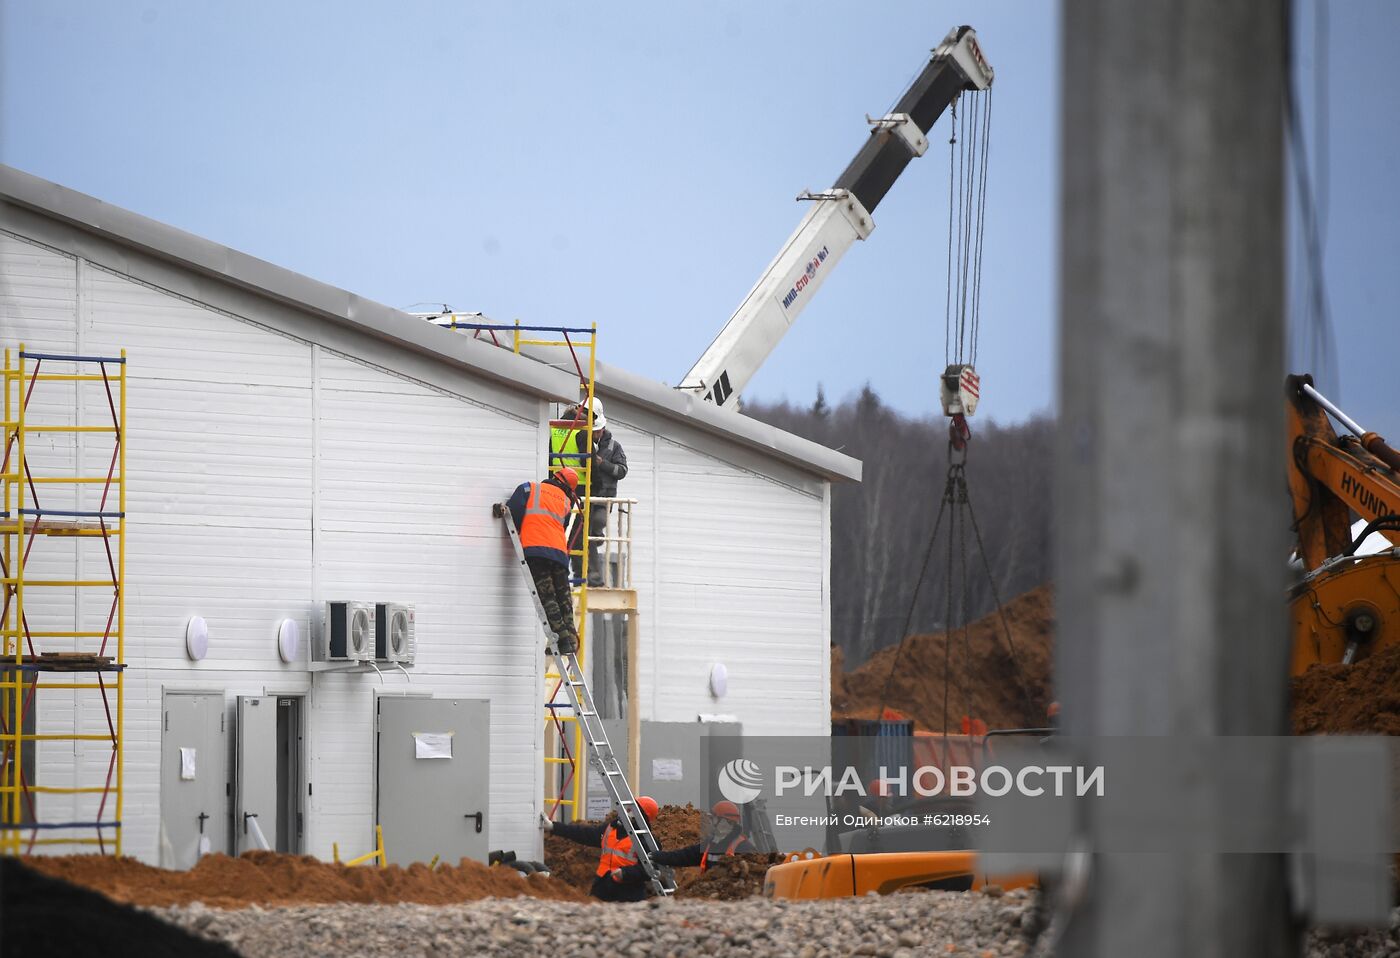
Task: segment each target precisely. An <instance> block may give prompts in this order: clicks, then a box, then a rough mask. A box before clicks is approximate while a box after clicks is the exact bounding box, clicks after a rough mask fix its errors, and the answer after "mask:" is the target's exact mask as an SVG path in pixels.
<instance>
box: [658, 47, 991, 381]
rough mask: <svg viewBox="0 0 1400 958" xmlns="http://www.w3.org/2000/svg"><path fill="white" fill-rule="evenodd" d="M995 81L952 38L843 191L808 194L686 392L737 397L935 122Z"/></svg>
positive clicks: (879, 132) (983, 63)
mask: <svg viewBox="0 0 1400 958" xmlns="http://www.w3.org/2000/svg"><path fill="white" fill-rule="evenodd" d="M994 76H995V73H994V71H993V70H992V68H991V66H990V65H989V64H988V63H987V60H986V58H985V57H984V56H983V55H982V50H981V47H979V46H978V44H977V34H976V32H975V31H973V29H972V28H971V27H966V26H964V27H957V28H955V29H954V30H952V31H951V32H949V34H948V36H947V37H946V38H944V40H943V42H942V43H941V44H939V45H938V47H937V48H936V49H935V50H934V51H933V55H932V57H931V58H930V59H929V62H928V64H927V65H926V66H925V67H924V69H923V72H921V73H920V74H919V76H918V77H917V78H916V79H915V80H914V82H913V83H912V84H911V85H910V86H909V89H908V90H906V91H905V93H904V95H903V96H902V97H901V98H900V100H899V103H898V104H897V105H896V106H895V109H894V110H893V111H891V112H890V113H889V114H887V115H886V116H884V117H882V118H880V119H878V120H869V122H870V125H871V131H870V138H869V139H868V140H867V141H866V143H865V145H864V146H863V147H862V148H861V150H860V152H859V153H857V154H856V158H855V159H854V160H853V161H852V162H851V165H850V166H848V167H847V168H846V171H845V172H844V173H842V174H841V177H840V178H839V179H838V180H837V182H836V186H835V187H834V188H833V189H831V190H829V191H827V192H825V193H817V194H811V193H804V194H803V195H802V196H799V197H798V199H808V200H812V201H813V205H812V208H811V209H810V210H809V211H808V212H807V215H806V216H805V217H803V219H802V222H801V223H799V224H798V226H797V230H796V231H795V232H794V233H793V234H792V236H790V237H788V240H787V242H786V243H784V244H783V247H782V249H781V250H780V251H779V253H778V255H777V256H776V257H775V258H774V259H773V261H772V262H771V263H769V264H768V268H767V269H766V270H764V271H763V274H762V275H761V276H759V278H758V282H756V283H755V284H754V286H753V288H752V289H751V290H749V294H748V296H746V297H744V301H743V302H742V303H740V304H739V308H738V309H737V310H735V311H734V315H732V316H731V317H730V318H729V321H728V322H727V323H725V324H724V327H723V328H722V329H721V330H720V332H719V335H718V336H716V337H715V340H714V342H712V343H711V344H710V346H709V348H708V349H706V350H705V352H704V354H703V355H702V356H701V357H700V359H699V360H698V361H697V362H696V363H695V365H694V366H693V367H691V370H690V372H688V373H687V374H686V376H685V379H684V380H682V382H681V385H680V387H679V388H681V389H684V390H688V391H691V392H695V393H697V394H699V395H701V396H702V397H703V398H704V399H705V400H707V401H709V402H713V403H715V404H716V405H720V406H722V405H724V404H725V403H727V402H730V401H731V400H733V399H734V398H735V397H736V396H737V395H738V394H739V393H740V392H741V391H742V390H743V389H744V387H745V386H747V385H748V382H749V380H750V379H751V378H752V377H753V375H754V373H756V372H757V371H758V369H759V367H761V366H762V365H763V363H764V362H765V361H766V360H767V359H768V356H769V355H770V354H771V353H772V352H773V350H774V348H775V347H776V346H777V345H778V342H779V340H781V339H782V338H783V334H784V333H786V332H787V331H788V327H790V326H791V325H792V324H793V322H794V321H796V319H797V317H798V315H799V314H800V313H801V312H802V309H803V307H805V306H806V305H807V303H808V302H809V301H810V300H811V298H812V296H813V295H814V294H815V293H816V291H817V289H818V287H820V286H821V284H822V282H823V281H824V280H825V279H826V277H827V275H828V274H829V273H830V272H831V271H832V269H833V268H834V267H835V266H836V263H837V261H839V260H840V259H841V257H842V256H843V255H845V253H846V250H848V249H850V248H851V245H852V244H853V243H855V241H856V240H863V239H865V238H866V237H868V236H869V235H870V233H871V231H873V230H874V229H875V222H874V220H873V219H872V218H871V213H872V212H873V211H874V209H875V207H876V205H877V204H878V203H879V202H880V200H881V199H883V198H884V196H885V194H886V193H887V192H888V191H889V189H890V187H891V186H893V185H894V181H895V180H896V179H897V178H898V177H899V175H900V173H902V172H903V171H904V168H905V166H907V165H908V163H909V161H910V160H912V159H914V158H915V157H918V156H922V155H923V154H924V152H925V151H926V150H927V149H928V140H927V138H926V134H927V133H928V131H929V130H930V129H931V128H932V127H933V124H934V121H936V120H937V119H938V117H939V116H941V115H942V113H943V111H944V110H946V109H947V108H948V107H949V106H950V105H951V104H952V103H954V102H955V101H956V100H957V98H958V97H959V96H960V95H961V94H962V92H963V91H964V90H985V89H987V88H988V87H990V86H991V84H992V80H993V78H994ZM867 119H869V118H868V117H867Z"/></svg>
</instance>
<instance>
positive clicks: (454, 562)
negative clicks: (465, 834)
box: [20, 257, 542, 861]
mask: <svg viewBox="0 0 1400 958" xmlns="http://www.w3.org/2000/svg"><path fill="white" fill-rule="evenodd" d="M42 259H43V257H39V260H42ZM50 265H51V264H50ZM67 270H68V275H69V276H70V278H71V276H72V274H73V272H74V266H73V264H72V262H71V261H70V262H68V264H67ZM79 272H82V270H81V268H80V269H79ZM82 289H83V296H82V297H81V298H82V300H83V303H82V310H83V314H84V317H85V319H84V322H83V324H82V329H83V336H84V337H85V340H86V341H85V343H83V344H81V345H83V346H84V348H87V349H89V350H91V351H111V350H114V349H116V348H119V347H120V346H121V345H125V346H126V347H127V349H128V354H129V356H130V360H131V363H130V370H131V377H132V378H131V380H130V381H129V384H128V386H129V388H128V399H129V409H128V418H129V424H128V429H129V443H130V444H129V447H128V479H129V482H130V486H129V492H128V502H127V506H128V511H129V512H130V513H131V520H130V523H129V526H128V528H129V529H130V532H131V535H130V539H129V544H128V548H127V605H126V609H127V631H128V636H129V639H128V654H127V660H128V662H129V663H130V664H131V665H132V669H131V671H130V672H129V674H128V689H129V697H128V706H127V714H126V741H127V760H126V772H127V777H126V783H127V789H128V792H127V807H126V810H125V814H126V824H127V829H128V830H127V851H128V852H129V853H132V854H136V855H139V856H141V857H143V858H146V859H147V860H152V861H154V860H157V857H158V854H159V850H158V821H157V818H156V816H157V815H158V810H159V768H158V765H159V754H160V752H159V750H160V717H159V716H160V686H161V685H162V684H164V685H166V686H167V687H170V688H179V689H184V690H191V689H217V690H224V691H226V692H227V694H228V696H229V698H230V701H231V700H232V697H233V696H235V695H237V694H262V693H263V692H264V691H265V690H268V689H271V690H273V691H284V692H285V691H288V690H289V689H295V688H301V689H309V690H310V696H309V699H308V703H309V711H308V714H307V718H308V725H307V743H308V750H309V764H310V777H311V781H312V784H313V795H312V799H311V802H310V804H309V807H308V812H309V814H308V819H307V825H308V833H307V837H308V842H309V844H308V849H309V850H310V851H311V852H313V853H315V854H319V855H323V856H329V854H330V843H331V842H333V841H339V842H341V844H342V847H344V848H347V849H348V848H350V847H352V846H354V845H356V844H360V845H364V846H365V847H366V848H367V846H368V842H369V840H370V838H369V836H370V834H371V831H370V826H371V824H372V815H373V754H374V752H373V735H372V709H373V695H374V692H375V691H376V690H379V689H382V688H385V687H387V686H388V685H390V684H395V685H396V687H397V688H398V689H401V690H405V691H411V692H431V693H434V694H440V695H453V696H460V697H466V698H487V699H490V700H491V703H492V710H491V711H492V728H491V738H492V770H491V777H492V811H491V820H492V823H491V829H492V841H493V842H494V843H496V844H501V845H504V846H506V847H511V846H518V847H521V848H529V847H533V844H534V843H535V842H536V841H537V840H538V835H537V829H536V824H535V820H534V809H535V807H536V804H537V801H538V794H539V787H540V771H539V769H540V753H539V745H538V741H539V738H540V727H541V723H540V719H539V715H540V706H539V697H540V689H539V680H538V676H539V675H540V673H541V670H542V655H541V652H540V644H541V638H540V636H539V630H538V626H537V624H536V623H535V621H534V619H533V617H532V615H531V614H530V607H529V605H528V599H527V596H526V593H525V591H524V589H523V587H522V584H521V582H520V579H519V574H518V572H517V571H516V568H515V565H514V563H513V562H512V561H510V559H511V556H510V550H509V545H508V542H507V540H506V539H505V537H504V535H503V533H502V530H501V527H500V524H499V522H498V521H496V520H494V519H492V518H491V516H490V505H491V503H493V502H496V501H500V500H501V499H503V498H505V496H506V495H508V494H509V492H510V490H511V489H513V488H514V486H515V485H516V484H518V483H519V482H521V481H523V480H525V479H527V478H531V477H532V476H533V473H534V471H535V468H536V463H537V459H538V456H539V435H540V433H539V425H538V423H537V422H536V421H534V420H527V419H522V418H521V417H520V416H518V415H512V414H509V413H505V412H502V411H500V410H499V409H496V408H495V407H493V406H492V405H491V402H490V401H491V400H492V399H493V398H495V397H497V396H499V395H500V389H501V387H499V386H488V385H486V384H478V385H475V386H471V385H468V386H463V389H464V390H466V391H467V392H469V393H470V395H469V396H468V397H466V398H461V397H457V396H453V395H449V394H447V393H444V392H443V391H441V390H438V389H430V388H428V387H425V386H423V385H422V384H420V383H416V382H413V381H410V380H407V379H405V378H403V377H400V376H396V375H393V374H391V373H389V372H386V371H385V370H382V369H378V368H375V367H370V366H366V365H363V364H361V363H357V362H352V361H350V360H349V359H347V358H345V357H341V356H337V355H334V354H331V353H329V352H328V351H326V350H324V349H320V350H317V349H313V347H311V346H310V345H309V344H307V343H304V342H299V341H297V340H294V339H290V338H288V337H286V336H283V335H280V334H278V333H275V332H273V331H270V330H268V329H266V328H264V327H262V326H260V325H258V324H255V323H251V322H245V321H243V320H242V319H240V318H236V317H232V316H228V315H224V314H223V313H221V312H218V311H214V310H207V309H203V308H201V307H199V306H197V305H194V304H191V303H188V302H186V301H185V300H182V299H180V298H178V297H174V296H170V295H168V294H166V293H164V292H162V291H159V290H156V289H153V288H151V287H147V286H144V285H141V284H139V283H134V282H130V281H128V280H126V279H124V278H122V277H119V276H116V275H115V274H111V273H108V272H105V271H102V270H95V269H88V270H86V279H85V280H84V281H83V283H82ZM20 306H21V308H22V309H26V310H27V307H25V306H24V305H23V304H20ZM69 323H70V324H72V318H71V314H70V319H69ZM65 348H68V349H71V348H74V347H73V346H68V347H65ZM104 403H105V400H103V401H102V402H95V401H94V400H93V398H92V397H91V396H85V397H84V402H83V404H82V415H83V416H84V417H85V420H84V421H88V422H93V421H97V418H98V417H99V416H100V415H109V414H108V413H105V411H104V409H103V408H102V406H103V404H104ZM513 405H515V406H518V405H519V404H518V402H515V403H513ZM65 411H66V414H67V415H68V416H69V418H70V419H71V418H72V416H73V401H72V399H71V397H70V398H69V400H68V402H67V409H66V410H65V409H64V404H63V403H58V404H57V405H56V406H55V407H54V414H55V415H63V414H64V413H65ZM91 491H92V490H89V493H91ZM52 541H53V542H54V543H56V544H57V547H58V548H59V549H61V550H64V551H62V552H52V553H46V557H45V558H42V559H38V558H37V554H38V550H37V549H36V561H37V562H38V563H39V564H36V565H35V566H34V569H36V570H42V569H46V568H49V567H50V566H51V567H53V568H54V569H55V570H58V571H55V572H54V575H55V576H57V575H58V574H59V572H62V573H63V574H65V575H67V574H71V570H72V569H74V568H75V567H77V568H80V569H82V570H84V574H85V575H86V574H92V575H97V574H98V572H99V571H100V570H98V569H97V566H98V565H99V564H103V563H105V558H103V556H102V555H101V553H100V552H96V553H95V552H91V551H89V552H85V553H82V554H81V556H79V555H77V554H75V551H74V550H77V549H81V548H85V547H87V546H90V545H91V543H83V544H75V543H72V542H68V541H65V540H52ZM98 541H99V543H100V540H98ZM313 549H314V551H313ZM75 564H76V565H75ZM318 596H319V597H324V598H332V597H334V598H340V597H350V598H365V599H369V600H376V599H378V600H395V601H410V602H414V603H416V604H417V607H418V620H417V629H418V641H419V650H420V657H419V660H418V665H417V666H416V667H415V669H414V670H413V674H412V677H411V681H409V680H405V679H404V677H403V676H402V674H401V673H392V674H390V675H387V676H386V677H385V679H384V680H383V683H382V684H381V681H380V680H379V679H377V678H376V677H375V676H374V675H372V674H369V675H355V676H350V675H323V676H320V677H318V678H317V679H315V680H314V682H313V680H312V679H311V678H310V677H309V676H308V675H307V674H306V672H305V671H304V670H303V668H302V667H299V666H296V665H286V664H283V663H281V662H280V660H279V659H278V657H277V654H276V647H275V638H274V637H275V630H276V626H277V623H278V622H279V621H280V620H281V619H282V618H286V617H290V618H293V619H295V620H296V621H297V622H298V623H299V624H300V626H301V628H302V634H303V636H304V637H305V638H306V640H307V641H309V639H310V634H311V633H310V624H311V621H310V612H311V609H312V607H313V599H314V598H316V597H318ZM35 601H37V600H31V602H35ZM108 602H109V600H108V599H106V598H104V597H103V596H101V595H97V594H92V595H89V596H85V597H84V599H83V601H82V603H81V611H80V619H79V620H78V621H80V622H81V623H82V627H83V628H101V626H102V623H103V621H104V620H105V616H106V613H107V610H108ZM65 604H66V605H65ZM33 607H34V608H35V609H36V610H38V609H41V608H42V602H38V604H36V605H34V606H33ZM65 608H66V611H65ZM55 609H56V611H57V612H58V613H59V614H62V615H66V616H67V618H68V620H69V621H73V618H74V614H75V613H74V611H73V607H72V597H71V590H69V592H68V595H67V596H66V597H65V598H64V599H63V601H60V602H57V603H56V604H55ZM196 614H197V615H201V616H203V617H205V619H206V620H207V621H208V623H209V627H210V633H211V644H210V653H209V656H208V657H207V658H206V659H205V660H204V661H202V662H199V663H192V662H189V661H188V659H187V657H186V655H185V650H184V628H185V622H186V620H187V619H188V618H189V616H191V615H196ZM51 694H52V693H51ZM44 714H45V715H47V716H50V717H52V719H53V720H54V721H55V722H57V723H58V724H60V725H65V726H67V725H70V723H71V722H72V721H73V717H74V716H75V715H76V719H77V721H78V722H80V724H81V725H82V726H83V727H84V728H86V729H98V728H99V726H102V725H104V724H105V721H106V718H105V713H103V711H102V709H101V704H100V701H99V700H96V699H94V700H92V701H91V702H88V701H82V702H79V703H77V704H76V705H75V704H74V702H73V701H72V699H71V697H70V698H69V699H64V698H63V697H61V696H60V697H57V698H48V697H46V698H45V710H44ZM58 744H59V746H61V747H57V748H49V749H46V750H45V752H44V753H42V754H41V756H40V759H41V761H42V762H43V763H44V767H43V774H44V776H45V780H46V781H50V782H72V781H73V780H74V778H75V776H77V775H81V776H82V777H83V778H84V782H85V783H86V782H87V781H89V780H92V779H93V778H94V777H95V778H97V779H98V780H100V778H101V774H100V773H101V772H102V771H104V768H103V767H102V763H103V762H104V761H105V760H106V759H107V758H108V757H110V751H109V750H108V751H106V752H104V750H103V748H102V746H101V743H95V744H94V745H93V746H92V747H88V746H86V745H80V746H79V747H78V748H77V749H75V748H74V747H73V745H72V744H71V743H58ZM75 758H76V761H75ZM87 801H88V800H87V799H86V798H79V799H65V800H64V802H66V804H65V805H64V808H65V809H70V808H71V810H72V811H74V812H75V813H77V812H80V811H82V812H86V811H95V806H94V808H92V809H87V808H86V806H85V805H84V803H85V802H87ZM57 807H58V806H57V805H54V806H53V808H55V809H57ZM363 850H365V848H356V851H363Z"/></svg>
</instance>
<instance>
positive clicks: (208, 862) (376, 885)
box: [26, 852, 585, 908]
mask: <svg viewBox="0 0 1400 958" xmlns="http://www.w3.org/2000/svg"><path fill="white" fill-rule="evenodd" d="M26 863H27V864H28V865H29V866H30V867H32V868H34V869H35V870H37V871H41V872H43V873H45V874H47V875H50V876H52V877H54V878H59V879H62V880H63V881H67V882H71V883H72V884H75V885H82V886H84V887H87V888H91V889H93V890H95V891H99V892H101V893H102V894H104V895H106V896H107V897H108V898H111V899H113V900H115V901H119V902H126V903H130V904H133V905H150V906H162V905H187V904H190V903H192V902H196V901H198V902H203V903H204V904H206V905H210V906H214V907H218V908H241V907H244V906H246V905H253V904H256V905H271V904H291V903H295V902H321V903H325V902H342V901H343V902H366V903H370V902H377V903H384V904H393V903H397V902H418V903H420V904H425V905H446V904H451V903H453V902H461V901H475V900H476V899H479V898H515V897H519V896H521V895H526V896H529V897H532V898H547V899H553V900H558V901H583V900H585V896H583V895H581V894H579V893H578V891H576V890H575V889H574V888H571V887H570V886H569V885H568V884H567V883H565V882H561V881H555V880H553V879H551V878H545V877H543V876H537V875H531V876H530V877H529V878H526V877H524V876H522V875H521V874H520V873H519V872H517V871H515V870H514V869H512V868H507V867H504V866H495V867H487V866H486V865H483V864H481V863H480V862H476V861H471V860H469V859H465V858H464V859H462V861H461V863H460V864H458V865H455V866H453V865H440V866H438V867H437V868H436V869H434V870H429V868H428V866H427V865H424V864H422V863H417V864H413V865H410V866H408V867H407V868H400V867H399V866H397V865H390V866H389V867H388V868H374V867H365V866H360V867H356V868H349V867H346V866H345V865H336V864H331V863H329V862H323V861H321V860H319V859H316V858H312V857H310V856H309V855H279V854H277V853H276V852H248V853H246V854H244V855H243V856H241V857H239V858H230V857H228V856H227V855H205V856H204V857H203V858H201V859H200V861H199V864H198V865H196V866H195V867H194V868H192V869H190V870H189V871H170V870H168V869H164V868H155V867H152V866H151V865H145V864H142V863H141V862H138V861H136V860H135V859H134V858H112V857H110V856H102V855H64V856H61V857H36V858H31V859H28V860H27V862H26Z"/></svg>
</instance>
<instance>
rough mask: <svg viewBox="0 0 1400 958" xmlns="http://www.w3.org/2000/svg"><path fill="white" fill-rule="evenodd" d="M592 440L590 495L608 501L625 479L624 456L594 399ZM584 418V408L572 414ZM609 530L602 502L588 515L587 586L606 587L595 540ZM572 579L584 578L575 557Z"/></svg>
mask: <svg viewBox="0 0 1400 958" xmlns="http://www.w3.org/2000/svg"><path fill="white" fill-rule="evenodd" d="M592 404H593V438H592V443H591V445H590V447H589V449H588V452H590V453H591V454H592V455H591V456H590V460H591V464H590V472H589V482H588V488H589V494H590V495H591V496H592V497H594V498H610V497H612V496H616V495H617V484H618V483H619V482H620V481H621V480H623V479H625V478H627V453H626V452H624V451H623V449H622V443H620V442H618V441H617V440H616V439H614V438H613V434H612V433H611V432H610V431H609V430H608V417H607V416H604V415H603V401H602V400H601V399H597V398H595V399H593V400H592ZM586 417H587V409H586V407H579V410H578V411H577V412H576V413H575V418H576V419H579V420H584V419H586ZM577 528H578V529H579V532H578V535H582V524H580V525H579V526H578V527H577ZM607 528H608V505H607V503H605V502H600V503H596V504H594V506H593V508H592V509H591V510H589V514H588V536H589V539H590V541H589V543H588V584H589V585H591V586H600V585H603V584H604V583H605V581H606V580H605V578H604V570H603V564H602V562H603V560H602V559H601V557H600V556H599V548H598V546H599V543H598V541H597V537H599V536H603V535H606V534H607ZM569 545H570V548H571V549H577V548H578V542H577V540H575V541H574V542H571V543H570V544H569ZM573 564H574V578H576V579H577V578H582V577H583V557H582V556H574V557H573Z"/></svg>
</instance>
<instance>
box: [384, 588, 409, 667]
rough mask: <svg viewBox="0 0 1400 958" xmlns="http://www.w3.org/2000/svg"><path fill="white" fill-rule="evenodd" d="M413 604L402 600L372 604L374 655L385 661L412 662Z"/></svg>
mask: <svg viewBox="0 0 1400 958" xmlns="http://www.w3.org/2000/svg"><path fill="white" fill-rule="evenodd" d="M413 619H414V615H413V606H411V605H408V604H406V603H403V602H376V603H375V605H374V657H375V658H376V659H380V660H382V661H385V662H399V663H402V664H404V665H412V664H413V653H414V651H415V643H416V638H415V636H414V634H413V632H414V629H413Z"/></svg>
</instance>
